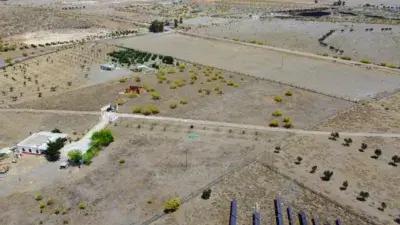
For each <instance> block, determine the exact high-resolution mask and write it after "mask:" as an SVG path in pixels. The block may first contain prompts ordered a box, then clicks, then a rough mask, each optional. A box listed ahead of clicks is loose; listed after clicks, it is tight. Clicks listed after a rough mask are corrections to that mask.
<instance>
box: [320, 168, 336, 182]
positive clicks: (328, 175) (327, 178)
mask: <svg viewBox="0 0 400 225" xmlns="http://www.w3.org/2000/svg"><path fill="white" fill-rule="evenodd" d="M332 176H333V172H332V171H329V170H325V171H324V176H323V177H321V179H322V180H323V181H330V180H331V177H332Z"/></svg>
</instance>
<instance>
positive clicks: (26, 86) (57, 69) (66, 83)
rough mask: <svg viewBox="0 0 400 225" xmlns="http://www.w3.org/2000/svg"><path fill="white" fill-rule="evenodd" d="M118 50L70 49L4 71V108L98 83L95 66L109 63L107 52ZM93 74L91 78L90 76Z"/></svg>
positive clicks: (1, 77)
mask: <svg viewBox="0 0 400 225" xmlns="http://www.w3.org/2000/svg"><path fill="white" fill-rule="evenodd" d="M113 49H115V48H114V47H109V46H106V45H103V44H100V45H98V44H84V45H75V46H68V47H67V49H66V50H62V51H57V52H53V53H50V54H46V55H42V56H39V57H35V58H32V59H28V60H26V61H23V62H21V63H17V64H15V65H13V66H9V67H6V68H5V69H3V70H2V71H0V80H1V84H0V90H1V92H2V94H1V96H0V101H1V103H2V104H3V105H5V104H10V103H17V102H21V101H26V100H29V99H37V98H42V97H45V96H49V95H54V94H56V93H63V92H65V91H68V90H72V89H76V88H80V87H83V86H85V85H90V84H92V83H93V82H94V83H96V77H93V76H94V75H91V74H92V72H91V70H92V69H93V67H96V68H97V71H98V73H96V75H97V76H101V74H100V72H99V69H98V68H99V66H100V64H102V63H107V62H108V61H107V55H106V54H107V53H108V52H110V51H112V50H113ZM89 75H90V76H89Z"/></svg>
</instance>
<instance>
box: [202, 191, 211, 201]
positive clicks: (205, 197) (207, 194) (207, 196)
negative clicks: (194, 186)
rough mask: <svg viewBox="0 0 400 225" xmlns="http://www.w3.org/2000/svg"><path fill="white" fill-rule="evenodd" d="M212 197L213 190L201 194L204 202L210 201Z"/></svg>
mask: <svg viewBox="0 0 400 225" xmlns="http://www.w3.org/2000/svg"><path fill="white" fill-rule="evenodd" d="M210 196H211V189H206V190H204V191H203V194H201V198H202V199H204V200H207V199H209V198H210Z"/></svg>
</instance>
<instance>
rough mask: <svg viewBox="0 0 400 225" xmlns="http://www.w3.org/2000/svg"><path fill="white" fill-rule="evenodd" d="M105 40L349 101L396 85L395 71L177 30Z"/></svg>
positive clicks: (388, 89) (390, 89)
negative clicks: (379, 69)
mask: <svg viewBox="0 0 400 225" xmlns="http://www.w3.org/2000/svg"><path fill="white" fill-rule="evenodd" d="M105 42H107V43H112V44H117V45H122V46H125V47H130V48H135V49H138V50H142V51H150V52H154V53H161V54H164V55H171V56H173V57H176V58H178V59H184V60H190V61H193V62H196V63H202V64H205V65H209V66H214V67H217V68H222V69H227V70H231V71H236V72H241V73H244V74H249V75H252V76H257V77H260V78H267V79H272V80H277V81H281V82H284V83H288V84H292V85H296V86H299V87H306V88H308V89H311V90H315V91H317V92H318V93H320V92H322V93H326V94H330V95H333V96H338V97H344V98H349V99H352V100H356V99H365V98H366V99H368V98H371V97H374V96H375V95H377V94H378V93H379V92H385V91H393V90H394V89H396V88H398V87H399V85H400V76H398V74H389V73H385V72H382V71H375V70H367V69H365V68H358V67H357V66H349V65H344V64H339V63H332V62H331V61H325V60H317V59H312V58H309V57H304V56H301V57H300V56H297V55H292V54H286V53H282V52H277V51H272V50H268V49H264V48H260V47H253V46H247V45H241V44H236V43H232V42H224V41H213V40H206V39H202V38H197V37H190V36H186V35H181V34H161V35H151V36H142V37H133V38H123V39H118V40H107V41H105ZM282 61H283V63H282ZM281 67H282V69H281ZM378 84H379V85H378Z"/></svg>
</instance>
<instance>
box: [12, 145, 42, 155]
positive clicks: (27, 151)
mask: <svg viewBox="0 0 400 225" xmlns="http://www.w3.org/2000/svg"><path fill="white" fill-rule="evenodd" d="M23 149H25V151H23ZM29 149H30V150H31V152H29ZM36 150H37V151H39V153H37V152H36ZM18 151H19V153H32V154H42V151H41V150H40V149H39V148H37V147H32V146H21V145H18Z"/></svg>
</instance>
